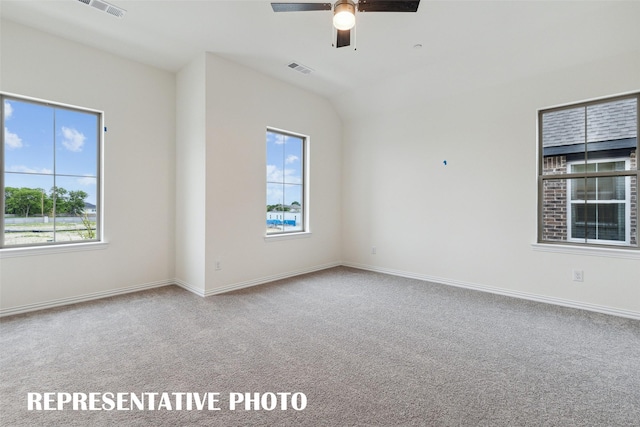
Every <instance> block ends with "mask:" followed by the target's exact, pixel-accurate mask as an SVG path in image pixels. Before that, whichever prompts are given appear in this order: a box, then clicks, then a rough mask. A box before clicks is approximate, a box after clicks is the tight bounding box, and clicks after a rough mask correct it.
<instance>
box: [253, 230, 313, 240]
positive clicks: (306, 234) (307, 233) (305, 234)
mask: <svg viewBox="0 0 640 427" xmlns="http://www.w3.org/2000/svg"><path fill="white" fill-rule="evenodd" d="M307 237H311V232H310V231H301V232H299V233H284V234H270V235H266V236H264V240H265V242H274V241H280V240H291V239H304V238H307Z"/></svg>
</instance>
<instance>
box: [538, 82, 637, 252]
mask: <svg viewBox="0 0 640 427" xmlns="http://www.w3.org/2000/svg"><path fill="white" fill-rule="evenodd" d="M639 98H640V94H633V95H627V96H621V97H616V98H609V99H605V100H600V101H592V102H586V103H581V104H576V105H571V106H567V107H560V108H554V109H549V110H542V111H540V112H539V117H538V126H539V139H540V140H539V144H540V149H539V153H540V158H539V177H538V192H539V196H538V199H539V213H538V224H539V225H538V241H539V242H543V243H571V244H576V243H577V244H584V245H598V246H602V245H608V246H625V247H630V248H638V162H637V147H638V139H637V136H638V122H639V120H638V100H639Z"/></svg>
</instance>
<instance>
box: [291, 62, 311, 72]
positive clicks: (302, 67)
mask: <svg viewBox="0 0 640 427" xmlns="http://www.w3.org/2000/svg"><path fill="white" fill-rule="evenodd" d="M288 67H289V68H291V69H293V70H296V71H298V72H300V73H302V74H311V72H312V71H313V70H312V69H311V68H309V67H307V66H305V65H301V64H298V63H297V62H292V63H291V64H289V65H288Z"/></svg>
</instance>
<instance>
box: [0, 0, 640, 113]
mask: <svg viewBox="0 0 640 427" xmlns="http://www.w3.org/2000/svg"><path fill="white" fill-rule="evenodd" d="M278 1H281V2H286V1H287V0H278ZM298 1H299V0H298ZM110 3H112V4H114V5H115V6H118V7H121V8H123V9H125V10H126V14H125V16H124V17H123V18H116V17H113V16H111V15H109V14H106V13H103V12H100V11H99V10H97V9H95V8H92V7H90V6H87V5H85V4H83V3H82V2H80V1H79V0H2V1H1V2H0V13H1V14H2V17H3V18H4V19H8V20H12V21H15V22H18V23H21V24H24V25H27V26H30V27H34V28H36V29H40V30H42V31H45V32H48V33H51V34H54V35H58V36H61V37H64V38H67V39H71V40H75V41H77V42H80V43H84V44H87V45H90V46H93V47H96V48H99V49H102V50H105V51H108V52H112V53H115V54H118V55H121V56H124V57H128V58H131V59H135V60H137V61H141V62H144V63H147V64H150V65H153V66H156V67H159V68H162V69H166V70H170V71H174V72H175V71H178V70H180V68H181V67H183V66H184V65H185V64H187V63H188V62H189V61H190V60H192V59H193V58H195V57H196V56H197V55H198V54H200V53H202V52H205V51H207V52H212V53H214V54H216V55H219V56H221V57H224V58H227V59H229V60H231V61H234V62H237V63H240V64H244V65H246V66H248V67H251V68H253V69H256V70H258V71H260V72H263V73H265V74H267V75H270V76H273V77H275V78H278V79H281V80H284V81H286V82H289V83H291V84H293V85H297V86H300V87H303V88H305V89H308V90H310V91H313V92H316V93H318V94H320V95H323V96H325V97H327V98H328V99H329V100H330V101H331V102H332V103H334V105H335V106H336V108H337V109H338V110H339V111H340V112H341V113H342V114H345V115H347V116H348V115H349V114H357V113H367V112H374V111H384V110H388V109H392V108H396V107H399V106H401V105H404V104H406V103H409V102H413V100H415V99H416V98H419V97H440V96H444V95H446V94H447V93H452V92H459V91H464V90H471V89H473V88H475V87H478V86H481V85H491V84H495V83H498V82H504V81H505V80H506V81H510V80H516V79H518V78H523V77H526V76H529V75H532V74H536V73H543V72H545V71H548V70H550V69H558V68H563V67H570V66H573V65H577V64H583V63H588V62H589V61H590V60H594V59H601V58H605V57H614V56H615V55H619V54H624V53H630V52H637V53H638V57H639V60H640V25H638V22H639V21H640V2H638V1H626V2H624V1H602V2H599V1H481V0H476V1H456V0H449V1H433V0H422V1H421V2H420V7H419V9H418V12H417V13H358V14H357V25H356V30H355V37H354V39H355V40H353V42H352V46H350V47H345V48H340V49H336V48H334V47H332V40H333V37H334V34H333V29H332V24H331V12H330V11H329V12H289V13H274V12H273V10H272V8H271V6H270V3H269V2H268V1H245V0H226V1H218V0H196V1H189V0H174V1H169V0H161V1H156V0H135V1H133V0H110ZM291 62H297V63H299V64H303V65H304V66H306V67H309V68H311V69H312V70H313V71H312V72H311V73H310V74H302V73H299V72H297V71H294V70H293V69H291V68H290V67H288V64H289V63H291ZM612 66H615V65H614V64H612Z"/></svg>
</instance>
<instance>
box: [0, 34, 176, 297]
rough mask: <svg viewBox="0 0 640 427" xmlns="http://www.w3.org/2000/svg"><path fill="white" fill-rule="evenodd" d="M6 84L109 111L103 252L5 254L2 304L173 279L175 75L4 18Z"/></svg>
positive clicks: (0, 266) (0, 85)
mask: <svg viewBox="0 0 640 427" xmlns="http://www.w3.org/2000/svg"><path fill="white" fill-rule="evenodd" d="M1 53H2V70H1V74H0V75H1V76H2V81H0V89H1V90H2V91H5V92H11V93H15V94H20V95H26V96H30V97H35V98H41V99H45V100H52V101H56V102H62V103H67V104H71V105H77V106H83V107H88V108H93V109H98V110H102V111H104V114H105V124H106V126H107V127H108V132H107V133H106V135H105V144H104V145H105V147H104V165H105V167H104V169H105V171H104V190H105V191H104V206H105V212H104V224H105V231H104V234H105V238H106V240H107V241H108V242H109V245H108V248H107V249H104V250H96V251H88V252H72V253H58V254H49V255H40V256H27V257H17V258H2V259H0V308H2V309H8V308H16V307H25V306H32V305H35V306H37V305H38V304H41V303H51V302H55V301H73V300H75V299H78V298H82V297H83V296H91V295H94V296H97V295H107V294H110V293H113V292H118V291H122V290H126V289H131V288H137V287H146V286H155V285H158V284H164V283H167V282H168V279H171V278H173V277H174V275H175V273H174V265H175V263H174V257H175V254H174V228H173V226H174V222H175V221H174V217H175V190H174V180H175V165H174V155H175V76H174V75H173V74H171V73H168V72H164V71H160V70H157V69H154V68H151V67H148V66H145V65H141V64H139V63H135V62H132V61H128V60H124V59H121V58H119V57H116V56H113V55H110V54H106V53H103V52H101V51H98V50H95V49H92V48H88V47H86V46H83V45H81V44H77V43H74V42H70V41H67V40H63V39H61V38H58V37H54V36H51V35H49V34H44V33H41V32H38V31H35V30H33V29H30V28H27V27H24V26H21V25H18V24H15V23H12V22H9V21H3V22H2V26H1Z"/></svg>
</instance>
